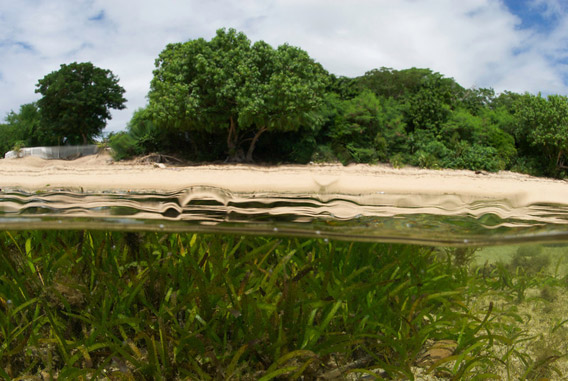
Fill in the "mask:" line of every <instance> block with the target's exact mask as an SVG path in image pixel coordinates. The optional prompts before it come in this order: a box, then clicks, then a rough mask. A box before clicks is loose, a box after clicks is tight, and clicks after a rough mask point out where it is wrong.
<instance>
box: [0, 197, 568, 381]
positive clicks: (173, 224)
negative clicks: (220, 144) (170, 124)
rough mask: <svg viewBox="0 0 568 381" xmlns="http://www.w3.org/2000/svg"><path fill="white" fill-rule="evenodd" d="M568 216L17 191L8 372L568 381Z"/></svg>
mask: <svg viewBox="0 0 568 381" xmlns="http://www.w3.org/2000/svg"><path fill="white" fill-rule="evenodd" d="M567 235H568V205H556V204H555V205H544V204H536V205H524V206H518V205H512V204H510V203H508V202H507V201H506V200H502V201H495V200H473V201H472V200H463V199H460V198H459V197H458V196H455V195H439V196H433V195H424V196H423V197H416V196H415V195H413V196H412V197H410V196H408V195H402V194H401V195H393V194H388V195H386V194H363V195H359V196H354V195H350V196H346V195H313V194H312V195H307V194H306V195H302V194H295V195H289V194H288V195H287V194H262V193H256V194H236V193H231V192H230V191H228V190H224V189H219V188H212V187H194V188H191V189H185V190H182V191H179V192H172V193H141V192H140V193H136V192H122V193H117V192H115V193H94V192H93V193H88V192H81V191H78V190H74V191H72V190H57V191H50V192H47V191H42V192H28V193H26V192H21V191H17V190H14V189H2V190H1V191H0V338H1V340H0V342H1V346H0V377H1V378H4V379H18V380H32V379H34V380H35V379H85V380H87V379H94V380H99V379H101V380H102V379H110V380H154V379H156V380H160V379H161V380H186V379H195V380H221V379H222V380H229V379H232V380H283V379H297V380H359V379H365V380H367V379H379V380H380V379H387V380H388V379H393V380H470V379H476V380H477V379H499V380H519V379H534V380H540V379H563V378H565V377H568V238H567Z"/></svg>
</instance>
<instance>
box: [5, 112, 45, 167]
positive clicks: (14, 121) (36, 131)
mask: <svg viewBox="0 0 568 381" xmlns="http://www.w3.org/2000/svg"><path fill="white" fill-rule="evenodd" d="M5 120H6V124H0V155H1V156H2V157H3V156H4V154H5V153H6V152H7V151H10V150H12V149H13V148H14V147H15V146H19V147H33V146H37V145H49V143H50V138H49V136H48V135H46V134H45V133H44V131H42V129H41V125H40V115H39V110H38V107H37V104H36V103H28V104H24V105H22V106H20V111H19V112H18V113H16V112H14V111H12V112H10V113H9V114H8V115H7V116H6V119H5Z"/></svg>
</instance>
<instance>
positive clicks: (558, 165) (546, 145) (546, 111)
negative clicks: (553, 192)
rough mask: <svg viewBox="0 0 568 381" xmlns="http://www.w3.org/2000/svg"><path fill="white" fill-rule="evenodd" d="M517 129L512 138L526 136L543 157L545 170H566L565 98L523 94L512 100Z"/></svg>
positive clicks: (567, 128) (555, 172) (567, 110)
mask: <svg viewBox="0 0 568 381" xmlns="http://www.w3.org/2000/svg"><path fill="white" fill-rule="evenodd" d="M514 115H515V118H516V120H517V123H518V129H517V130H516V131H515V137H517V138H520V137H521V136H525V137H526V139H527V140H528V142H529V143H530V144H531V145H532V146H533V147H538V148H539V150H538V152H540V153H542V155H543V156H544V157H545V159H546V163H547V165H548V168H547V172H548V173H549V174H553V175H559V174H561V171H562V170H566V169H568V165H566V164H565V163H566V160H567V159H568V97H566V96H562V95H549V96H548V97H547V98H543V97H542V96H541V95H540V94H538V95H531V94H528V93H527V94H525V95H523V96H522V97H520V98H519V99H518V100H517V101H516V103H515V113H514Z"/></svg>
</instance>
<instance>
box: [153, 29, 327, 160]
mask: <svg viewBox="0 0 568 381" xmlns="http://www.w3.org/2000/svg"><path fill="white" fill-rule="evenodd" d="M327 82H328V74H327V72H325V70H323V68H322V67H321V65H319V64H317V63H315V62H314V61H313V60H312V59H311V58H310V57H309V56H308V54H307V53H306V52H304V51H303V50H301V49H299V48H296V47H292V46H289V45H282V46H279V47H278V48H277V49H274V48H272V47H271V46H270V45H268V44H267V43H265V42H263V41H259V42H257V43H255V44H251V42H250V40H249V39H248V38H247V37H246V36H245V35H244V34H243V33H238V32H237V31H235V30H234V29H229V30H225V29H219V30H218V31H217V34H216V36H215V37H214V38H213V39H211V41H206V40H204V39H202V38H201V39H196V40H190V41H188V42H185V43H176V44H170V45H168V46H167V47H166V49H165V50H164V51H162V53H161V54H160V56H159V57H158V60H157V61H156V70H155V71H154V78H153V80H152V83H151V89H150V93H149V100H150V103H149V111H150V112H151V113H152V116H153V119H154V120H155V121H156V123H158V125H161V126H164V127H172V126H173V127H175V128H179V129H181V130H185V131H192V130H193V131H207V132H219V131H224V132H225V136H226V144H227V150H228V154H229V158H230V159H231V160H233V161H242V160H247V161H252V155H253V151H254V148H255V145H256V143H257V141H258V139H259V138H260V136H261V135H262V134H263V133H265V132H267V131H294V130H297V129H299V128H300V127H308V128H315V127H316V126H317V125H318V123H319V122H320V120H319V118H318V110H319V107H320V105H321V103H322V101H323V96H324V92H325V87H326V85H327ZM245 152H246V153H245Z"/></svg>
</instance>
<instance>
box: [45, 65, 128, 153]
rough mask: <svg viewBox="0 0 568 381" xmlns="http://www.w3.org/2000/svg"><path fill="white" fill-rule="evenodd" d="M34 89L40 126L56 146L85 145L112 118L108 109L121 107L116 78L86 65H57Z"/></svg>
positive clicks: (122, 102)
mask: <svg viewBox="0 0 568 381" xmlns="http://www.w3.org/2000/svg"><path fill="white" fill-rule="evenodd" d="M36 87H37V89H36V92H37V93H41V95H42V98H41V99H40V100H39V101H38V102H37V103H38V106H39V109H40V114H41V122H42V126H43V128H44V129H45V130H46V132H48V133H50V134H51V135H53V136H55V137H57V143H58V144H61V143H71V144H78V143H83V144H87V143H88V142H89V141H92V139H93V138H94V137H95V136H98V135H100V134H101V132H102V130H103V128H105V126H106V122H107V120H109V119H111V118H112V116H111V113H110V109H118V110H121V109H124V108H125V106H124V103H125V102H126V99H124V97H123V94H124V92H125V91H124V89H123V88H122V87H121V86H120V85H119V84H118V77H116V76H115V75H114V74H113V73H112V72H111V71H110V70H105V69H101V68H98V67H96V66H94V65H93V64H92V63H90V62H85V63H76V62H74V63H71V64H69V65H61V68H60V69H59V70H58V71H54V72H52V73H50V74H48V75H46V76H45V77H44V78H43V79H40V80H39V82H38V83H37V85H36Z"/></svg>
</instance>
